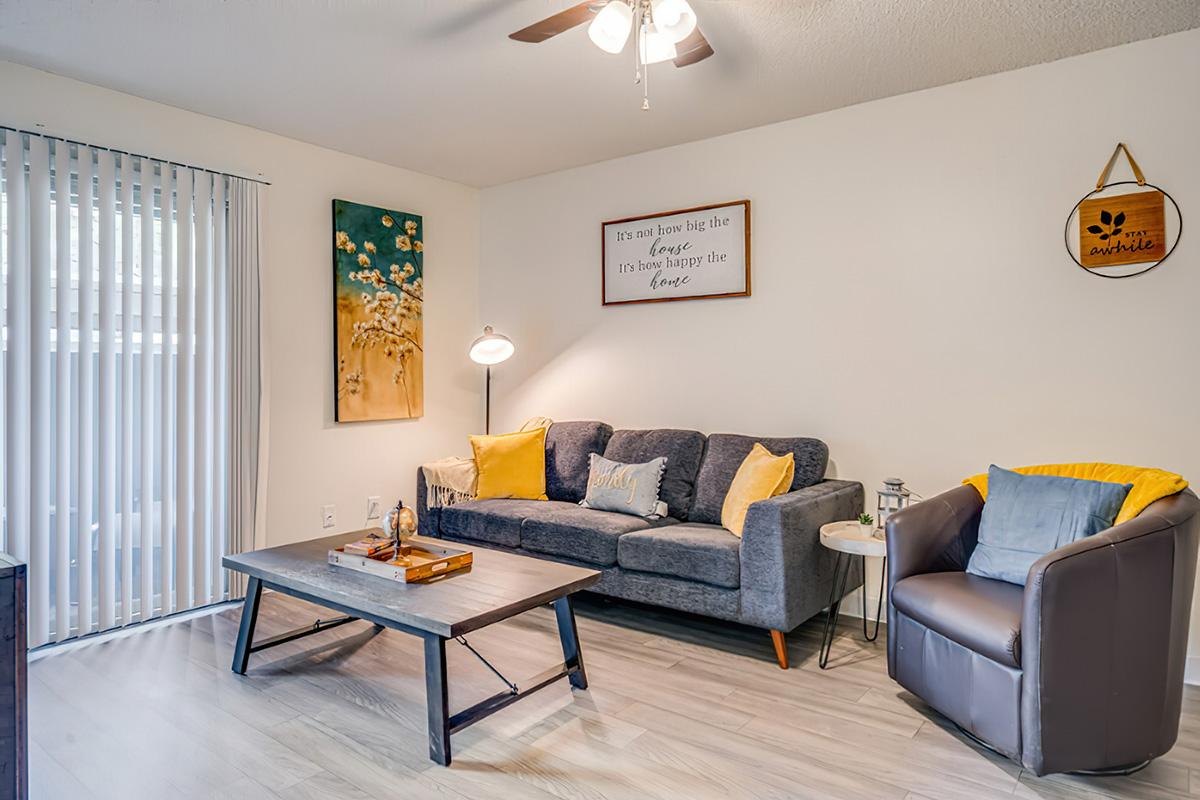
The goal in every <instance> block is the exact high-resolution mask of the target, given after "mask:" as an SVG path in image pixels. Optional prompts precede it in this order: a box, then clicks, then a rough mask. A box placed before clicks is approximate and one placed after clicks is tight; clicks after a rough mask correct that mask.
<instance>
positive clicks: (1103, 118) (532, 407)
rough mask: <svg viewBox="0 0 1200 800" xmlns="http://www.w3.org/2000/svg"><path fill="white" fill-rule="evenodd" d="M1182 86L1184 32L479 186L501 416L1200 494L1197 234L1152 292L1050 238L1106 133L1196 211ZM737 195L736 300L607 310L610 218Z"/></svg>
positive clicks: (1082, 186) (1198, 44) (1191, 129)
mask: <svg viewBox="0 0 1200 800" xmlns="http://www.w3.org/2000/svg"><path fill="white" fill-rule="evenodd" d="M1197 76H1200V31H1192V32H1188V33H1183V34H1178V35H1175V36H1170V37H1166V38H1163V39H1158V40H1153V41H1147V42H1142V43H1138V44H1133V45H1128V46H1124V47H1119V48H1116V49H1112V50H1107V51H1102V52H1098V53H1094V54H1091V55H1086V56H1082V57H1078V58H1073V59H1069V60H1065V61H1060V62H1056V63H1053V64H1048V65H1043V66H1037V67H1032V68H1029V69H1023V70H1019V71H1016V72H1010V73H1006V74H1002V75H997V76H993V77H987V78H982V79H978V80H973V81H969V82H965V83H960V84H956V85H952V86H946V87H942V88H938V89H933V90H929V91H924V92H918V93H915V94H910V95H906V96H902V97H896V98H892V99H887V100H882V101H878V102H873V103H869V104H865V105H861V106H856V107H852V108H847V109H844V110H840V111H835V112H832V113H828V114H823V115H819V116H814V117H809V118H805V119H798V120H793V121H790V122H784V123H780V124H776V125H771V126H768V127H763V128H759V129H756V130H750V131H745V132H741V133H737V134H733V135H730V136H725V137H722V138H717V139H711V140H707V141H702V142H696V143H693V144H687V145H683V146H679V147H674V148H670V149H665V150H660V151H657V152H652V153H646V154H643V155H638V156H633V157H629V158H623V159H619V160H615V161H610V162H606V163H602V164H596V165H593V166H589V167H583V168H580V169H575V170H571V171H567V172H560V173H555V174H551V175H546V176H542V177H538V178H533V179H530V180H526V181H522V182H518V183H513V184H508V185H505V186H501V187H497V188H493V189H487V190H484V192H483V195H482V198H483V199H482V220H483V227H482V233H481V240H482V241H483V242H485V243H486V244H487V250H486V252H487V261H486V265H485V266H484V268H483V269H482V270H481V274H480V308H481V313H482V316H483V320H482V321H485V322H489V323H491V324H494V325H495V326H496V328H497V329H498V330H501V331H504V332H505V333H507V334H509V335H510V336H512V338H513V339H514V341H515V342H516V344H517V355H516V357H514V358H513V359H512V361H511V362H509V363H507V364H504V365H503V366H502V367H500V368H499V369H497V370H496V381H495V384H494V396H495V398H496V401H497V402H498V409H499V413H498V419H499V422H500V427H501V428H503V427H505V426H512V425H514V424H516V423H518V422H519V421H520V420H521V419H523V418H525V417H527V416H529V415H531V414H546V415H549V416H552V417H554V418H556V419H570V418H597V419H603V420H607V421H609V422H611V423H612V424H614V425H616V426H627V427H629V426H678V427H684V428H697V429H699V430H703V431H738V432H746V433H757V434H762V435H782V434H805V435H812V436H819V437H821V438H823V439H824V440H825V441H826V442H828V443H829V446H830V449H831V453H832V458H833V462H834V463H833V465H832V466H831V471H832V472H834V473H836V474H837V475H838V476H841V477H847V478H854V479H858V480H862V481H863V482H864V483H865V484H866V485H867V487H868V489H869V490H873V489H874V488H875V487H876V486H878V485H879V483H880V481H881V480H882V478H884V477H885V476H888V475H899V476H901V477H903V478H905V479H907V480H908V482H909V484H910V485H911V486H912V488H913V489H914V490H916V491H917V492H920V493H922V494H924V495H926V496H929V495H931V494H934V493H936V492H938V491H940V490H943V489H946V488H948V487H951V486H953V485H955V484H956V483H957V482H958V481H959V480H960V479H961V478H962V477H963V476H965V475H969V474H971V473H974V472H977V471H981V470H984V469H986V468H987V466H988V463H989V462H995V463H998V464H1006V465H1019V464H1027V463H1040V462H1048V461H1076V460H1079V461H1082V460H1111V461H1116V462H1125V463H1132V464H1145V465H1153V466H1159V467H1163V468H1166V469H1172V470H1178V471H1180V472H1182V473H1184V474H1185V475H1189V476H1191V477H1192V478H1193V479H1194V480H1200V429H1198V426H1197V424H1196V409H1197V402H1198V400H1200V377H1198V373H1197V371H1196V368H1195V365H1194V362H1195V354H1196V352H1197V349H1198V345H1200V322H1198V321H1197V315H1196V298H1197V297H1200V263H1197V261H1198V259H1197V255H1198V254H1200V235H1197V233H1196V232H1195V228H1194V220H1193V223H1192V227H1191V228H1190V231H1191V232H1190V233H1187V234H1185V236H1184V239H1183V241H1182V243H1181V244H1180V246H1179V249H1178V250H1177V251H1176V253H1175V255H1174V256H1173V257H1172V258H1171V260H1170V261H1168V262H1167V263H1166V264H1165V265H1164V266H1163V267H1162V268H1161V269H1159V270H1157V271H1155V272H1152V273H1149V274H1148V275H1145V276H1143V277H1141V278H1136V279H1131V280H1123V281H1108V280H1101V279H1099V278H1096V277H1093V276H1090V275H1088V274H1085V273H1084V272H1082V271H1081V270H1080V269H1079V268H1077V267H1076V266H1075V265H1074V264H1073V263H1072V262H1071V261H1070V260H1069V259H1068V258H1067V255H1066V253H1065V252H1064V249H1063V223H1064V221H1065V218H1066V215H1067V213H1068V211H1069V210H1070V209H1071V207H1072V205H1073V204H1074V203H1075V201H1076V200H1077V199H1078V198H1079V197H1080V196H1081V195H1082V194H1083V193H1084V192H1086V191H1087V190H1088V189H1089V188H1090V187H1091V185H1092V183H1093V182H1094V181H1095V179H1096V175H1097V174H1098V172H1099V171H1100V168H1101V167H1102V166H1103V164H1104V161H1105V159H1106V158H1108V155H1109V153H1110V152H1111V150H1112V148H1113V146H1114V144H1115V143H1116V142H1117V141H1118V140H1124V141H1126V142H1128V143H1129V144H1130V146H1131V147H1132V148H1133V151H1134V153H1135V154H1136V155H1137V156H1138V158H1139V160H1140V162H1141V165H1142V167H1143V168H1144V169H1145V171H1146V173H1147V175H1148V176H1149V177H1150V179H1151V180H1152V181H1157V182H1159V183H1160V184H1161V185H1162V186H1163V187H1164V188H1166V189H1167V190H1168V191H1170V192H1172V193H1173V194H1174V196H1175V198H1176V199H1177V200H1178V202H1179V204H1180V206H1181V207H1182V208H1183V210H1184V212H1185V214H1186V213H1189V212H1190V214H1191V215H1192V218H1195V219H1200V148H1198V147H1197V138H1198V136H1200V89H1198V84H1197ZM796 90H797V91H804V90H805V88H804V79H803V76H798V77H797V81H796ZM651 113H653V112H651ZM1125 170H1126V168H1125V167H1123V166H1122V167H1121V168H1120V174H1121V175H1123V176H1124V175H1127V174H1128V173H1127V172H1126V171H1125ZM740 198H750V200H752V201H753V206H754V209H753V243H754V245H753V269H754V296H753V297H751V298H748V299H728V300H709V301H692V302H681V303H666V304H650V305H640V306H624V307H609V308H603V307H601V306H600V222H601V221H602V220H605V219H614V218H619V217H624V216H628V215H632V214H638V213H646V212H655V211H664V210H667V209H672V208H683V207H688V206H695V205H699V204H704V203H713V202H719V201H724V200H734V199H740ZM869 496H870V497H871V501H870V502H871V504H873V502H874V493H873V491H870V492H869ZM872 594H874V590H872ZM1192 631H1193V633H1192V643H1191V650H1190V652H1191V654H1192V656H1193V657H1194V659H1193V669H1195V668H1196V667H1197V665H1198V664H1200V658H1195V657H1200V619H1198V620H1196V621H1195V622H1194V624H1193V628H1192ZM1193 674H1194V675H1195V674H1196V673H1193Z"/></svg>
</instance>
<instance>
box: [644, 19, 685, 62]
mask: <svg viewBox="0 0 1200 800" xmlns="http://www.w3.org/2000/svg"><path fill="white" fill-rule="evenodd" d="M638 38H639V40H640V44H641V48H642V63H643V64H657V63H659V62H660V61H670V60H671V59H673V58H675V55H676V52H675V43H674V42H672V41H671V40H670V39H668V38H667V37H666V36H665V35H664V34H662V33H659V32H658V30H657V29H656V26H654V25H647V26H646V27H644V28H643V29H642V33H641V35H640V36H639V37H638Z"/></svg>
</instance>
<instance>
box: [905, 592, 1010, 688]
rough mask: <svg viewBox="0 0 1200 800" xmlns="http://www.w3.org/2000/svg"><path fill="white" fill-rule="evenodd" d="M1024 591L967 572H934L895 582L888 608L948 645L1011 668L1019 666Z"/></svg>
mask: <svg viewBox="0 0 1200 800" xmlns="http://www.w3.org/2000/svg"><path fill="white" fill-rule="evenodd" d="M1024 598H1025V591H1024V588H1023V587H1021V586H1016V585H1014V584H1011V583H1005V582H1004V581H996V580H992V579H991V578H981V577H979V576H978V575H971V574H968V573H966V572H934V573H931V574H928V575H914V576H912V577H910V578H905V579H904V580H901V581H898V582H897V583H896V586H895V587H894V588H893V589H892V605H893V606H895V607H896V610H897V611H899V612H901V613H902V614H904V615H905V616H907V617H910V618H912V619H914V620H916V621H917V622H919V623H921V624H922V625H924V626H925V627H927V628H929V629H930V630H933V631H936V632H937V633H940V634H941V635H942V636H945V637H946V638H947V639H950V640H951V641H954V642H957V643H958V644H960V645H962V646H963V647H966V648H968V649H970V650H973V651H975V652H976V653H979V654H980V655H983V656H986V657H988V658H990V659H991V660H993V661H995V662H997V663H999V664H1005V665H1007V666H1010V667H1017V668H1020V666H1021V610H1022V606H1023V603H1024Z"/></svg>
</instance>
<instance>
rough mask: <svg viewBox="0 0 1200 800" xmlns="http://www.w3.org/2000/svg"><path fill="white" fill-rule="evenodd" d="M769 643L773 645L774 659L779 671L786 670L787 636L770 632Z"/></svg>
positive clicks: (777, 632)
mask: <svg viewBox="0 0 1200 800" xmlns="http://www.w3.org/2000/svg"><path fill="white" fill-rule="evenodd" d="M771 643H772V644H774V645H775V658H776V659H777V660H778V661H779V668H780V669H787V668H788V659H787V636H786V634H784V632H783V631H771Z"/></svg>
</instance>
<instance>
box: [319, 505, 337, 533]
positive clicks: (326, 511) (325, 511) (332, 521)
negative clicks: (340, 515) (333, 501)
mask: <svg viewBox="0 0 1200 800" xmlns="http://www.w3.org/2000/svg"><path fill="white" fill-rule="evenodd" d="M334 525H337V518H336V517H335V516H334V507H333V506H332V505H328V506H321V527H322V528H332V527H333V526H334Z"/></svg>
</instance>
